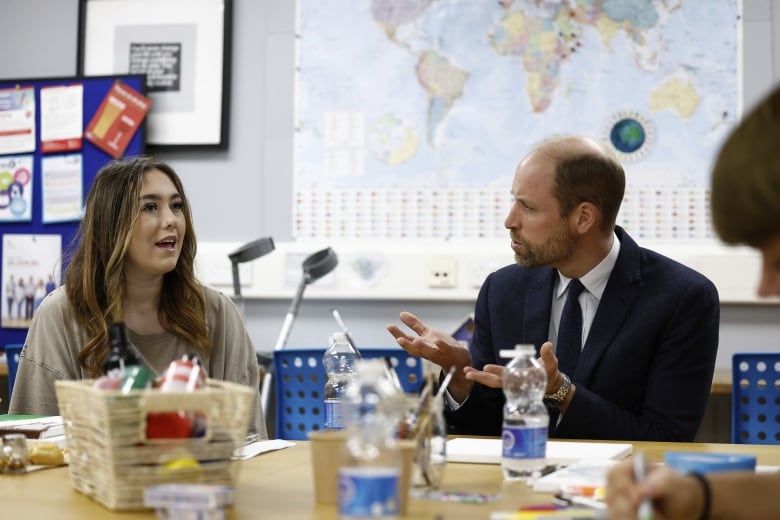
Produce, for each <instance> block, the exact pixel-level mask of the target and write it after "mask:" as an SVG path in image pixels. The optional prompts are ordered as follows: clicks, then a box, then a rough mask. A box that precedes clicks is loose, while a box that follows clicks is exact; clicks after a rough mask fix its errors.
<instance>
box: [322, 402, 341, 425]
mask: <svg viewBox="0 0 780 520" xmlns="http://www.w3.org/2000/svg"><path fill="white" fill-rule="evenodd" d="M344 409H345V406H344V402H343V401H341V400H339V399H326V400H325V429H326V430H343V429H344Z"/></svg>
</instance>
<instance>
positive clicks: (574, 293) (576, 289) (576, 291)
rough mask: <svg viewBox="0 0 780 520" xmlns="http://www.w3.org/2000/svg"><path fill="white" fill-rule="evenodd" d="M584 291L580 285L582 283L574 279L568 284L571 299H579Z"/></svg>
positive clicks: (583, 287)
mask: <svg viewBox="0 0 780 520" xmlns="http://www.w3.org/2000/svg"><path fill="white" fill-rule="evenodd" d="M584 290H585V286H584V285H582V282H580V281H579V279H577V278H574V279H572V280H571V281H570V282H569V296H571V297H572V298H579V296H580V294H582V291H584Z"/></svg>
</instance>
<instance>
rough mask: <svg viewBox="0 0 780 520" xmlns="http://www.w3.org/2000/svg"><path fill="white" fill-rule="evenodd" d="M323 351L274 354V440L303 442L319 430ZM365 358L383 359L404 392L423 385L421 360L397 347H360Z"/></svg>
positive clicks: (320, 423) (321, 412) (281, 351)
mask: <svg viewBox="0 0 780 520" xmlns="http://www.w3.org/2000/svg"><path fill="white" fill-rule="evenodd" d="M324 353H325V349H321V348H312V349H308V348H307V349H300V348H299V349H283V350H276V351H274V378H275V379H274V383H275V387H274V389H275V391H276V417H275V419H276V438H278V439H289V440H305V439H306V438H307V437H306V435H307V433H308V432H310V431H312V430H321V429H322V428H323V423H324V420H325V418H324V416H323V414H324V405H323V390H324V388H325V381H326V380H327V378H326V376H325V369H324V368H323V366H322V355H323V354H324ZM360 354H361V355H362V356H363V358H365V359H372V358H381V357H387V358H389V359H390V362H391V363H392V364H393V367H394V368H395V370H396V372H397V373H398V378H399V379H400V380H401V386H402V387H403V389H404V392H406V393H412V392H414V393H417V392H419V391H420V389H421V387H422V383H423V377H422V370H423V367H422V360H421V359H419V358H416V357H414V356H410V355H409V354H407V353H406V351H405V350H403V349H402V348H400V347H396V348H393V347H389V348H362V349H360Z"/></svg>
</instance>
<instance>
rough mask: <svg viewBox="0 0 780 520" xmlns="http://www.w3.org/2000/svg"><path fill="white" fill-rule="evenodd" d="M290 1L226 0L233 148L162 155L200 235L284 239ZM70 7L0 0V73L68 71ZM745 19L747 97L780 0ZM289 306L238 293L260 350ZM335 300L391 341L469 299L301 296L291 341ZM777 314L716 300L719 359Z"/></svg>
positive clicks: (311, 332)
mask: <svg viewBox="0 0 780 520" xmlns="http://www.w3.org/2000/svg"><path fill="white" fill-rule="evenodd" d="M699 1H704V0H699ZM294 6H295V2H294V1H293V0H234V21H233V57H232V68H233V75H232V83H231V85H232V88H231V97H232V101H231V126H230V148H229V150H228V151H225V152H211V151H209V152H178V153H170V154H165V155H164V156H163V158H164V159H166V160H167V161H169V162H170V163H171V164H172V165H173V166H174V167H175V168H176V170H177V171H178V172H179V173H180V174H181V175H182V177H183V178H184V181H185V185H186V187H187V192H188V196H189V197H190V199H191V202H192V205H193V208H194V214H195V224H196V229H197V230H198V236H199V238H200V240H201V241H204V242H236V243H243V242H246V241H249V240H252V239H255V238H258V237H261V236H268V235H270V236H273V237H274V239H275V240H277V241H286V240H290V239H291V233H292V225H291V218H290V214H291V200H292V179H291V175H292V124H293V66H294V63H293V55H294V27H295V12H294ZM43 13H45V15H44V14H43ZM77 13H78V0H2V5H1V6H0V14H2V19H3V31H4V32H3V42H4V43H3V51H4V52H0V78H7V79H10V78H23V77H46V76H65V75H72V74H75V73H76V55H77V27H78V20H77V17H78V15H77ZM744 21H745V25H744V46H743V56H744V61H743V75H744V78H745V81H744V86H743V104H744V106H745V107H750V106H751V105H752V104H753V103H754V102H755V101H756V100H758V99H759V98H760V97H761V96H762V95H763V94H765V93H766V92H767V91H768V90H769V89H770V87H771V85H772V84H773V83H774V82H775V81H776V80H777V79H778V77H780V41H778V40H780V0H744ZM773 28H774V29H773ZM334 249H337V247H336V246H335V245H334ZM313 250H314V249H312V251H313ZM735 268H736V269H739V268H741V266H735ZM288 305H289V299H253V300H250V301H248V302H246V306H245V308H246V316H247V324H248V327H249V331H250V334H251V335H252V337H253V339H254V342H255V345H256V347H257V348H258V349H259V350H267V349H270V348H271V347H272V346H273V344H274V343H275V340H276V336H277V335H278V333H279V329H280V328H281V324H282V319H283V317H284V314H285V313H286V311H287V306H288ZM333 306H338V308H339V310H340V312H341V314H342V317H343V318H344V320H345V321H346V322H347V325H348V326H349V327H350V328H351V329H352V332H353V335H354V336H355V338H356V340H357V341H359V342H360V343H361V344H363V345H373V346H382V345H389V344H390V343H391V341H390V336H389V334H387V332H385V330H384V326H385V324H386V323H388V322H389V321H393V320H394V319H395V318H396V317H397V315H398V312H399V311H401V310H403V309H406V310H410V311H413V312H416V313H418V314H419V315H420V316H421V317H423V318H424V319H426V320H427V321H428V322H429V323H430V324H431V325H435V326H438V327H441V328H443V329H452V328H454V327H455V326H456V325H457V324H458V323H459V321H460V320H461V318H462V317H463V316H464V315H465V314H467V313H468V312H470V311H471V308H472V305H471V304H470V302H467V301H455V302H430V301H419V300H415V299H412V298H399V299H395V300H368V301H362V300H354V299H351V300H337V301H336V300H327V299H325V300H320V299H311V300H306V299H305V301H304V302H303V305H302V306H301V308H300V311H299V315H298V318H297V320H296V323H295V326H294V327H293V330H292V333H291V335H290V339H289V343H288V344H289V345H291V346H309V345H322V344H323V342H324V341H325V339H326V338H327V336H328V335H329V334H330V332H332V331H333V330H334V329H335V324H334V323H333V319H332V317H331V315H330V308H331V307H333ZM779 315H780V309H778V308H777V307H775V306H767V305H742V304H740V305H734V304H724V306H723V308H722V319H721V347H720V352H719V356H718V366H724V367H726V366H729V364H730V354H731V352H734V351H737V350H746V349H755V348H771V349H775V348H777V346H776V345H777V338H780V324H778V322H780V320H778V316H779Z"/></svg>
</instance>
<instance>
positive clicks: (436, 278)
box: [428, 256, 458, 289]
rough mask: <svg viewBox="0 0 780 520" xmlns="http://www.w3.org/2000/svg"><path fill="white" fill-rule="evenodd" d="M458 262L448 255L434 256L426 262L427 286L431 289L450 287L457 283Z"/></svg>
mask: <svg viewBox="0 0 780 520" xmlns="http://www.w3.org/2000/svg"><path fill="white" fill-rule="evenodd" d="M457 266H458V262H457V260H455V259H454V258H452V257H449V256H436V257H433V258H431V260H430V262H429V263H428V287H430V288H432V289H448V288H449V289H451V288H453V287H455V286H457V284H458V279H457V272H456V270H457Z"/></svg>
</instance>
